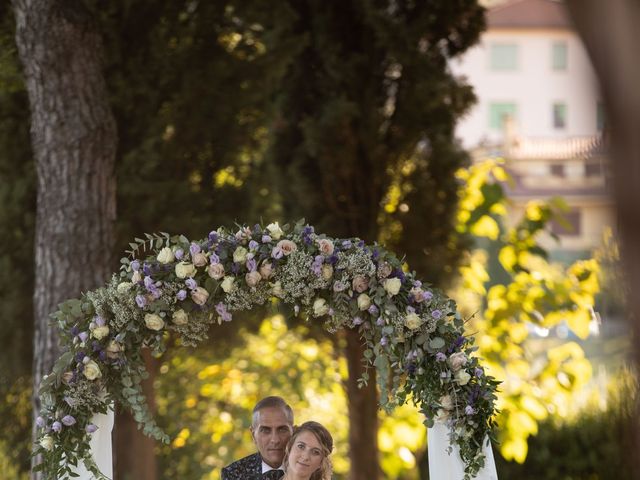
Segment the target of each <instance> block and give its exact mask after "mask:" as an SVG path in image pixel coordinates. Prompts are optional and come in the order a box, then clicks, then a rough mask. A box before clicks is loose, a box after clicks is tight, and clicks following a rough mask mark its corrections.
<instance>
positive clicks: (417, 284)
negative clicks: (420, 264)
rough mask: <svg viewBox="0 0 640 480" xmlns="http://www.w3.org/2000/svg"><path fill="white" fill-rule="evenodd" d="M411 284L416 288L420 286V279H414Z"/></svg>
mask: <svg viewBox="0 0 640 480" xmlns="http://www.w3.org/2000/svg"><path fill="white" fill-rule="evenodd" d="M413 286H414V287H416V288H420V287H421V286H422V282H421V281H420V280H414V281H413Z"/></svg>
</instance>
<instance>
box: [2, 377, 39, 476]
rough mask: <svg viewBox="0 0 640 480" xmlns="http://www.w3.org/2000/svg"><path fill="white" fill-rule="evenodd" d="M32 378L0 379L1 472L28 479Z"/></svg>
mask: <svg viewBox="0 0 640 480" xmlns="http://www.w3.org/2000/svg"><path fill="white" fill-rule="evenodd" d="M31 392H32V388H31V378H30V377H28V376H22V377H19V378H18V379H17V380H15V381H13V382H9V381H8V380H6V379H2V380H0V432H1V433H0V472H2V474H3V475H5V477H3V478H12V479H14V478H15V479H20V480H22V479H23V478H24V479H26V478H27V476H28V471H29V468H30V455H31Z"/></svg>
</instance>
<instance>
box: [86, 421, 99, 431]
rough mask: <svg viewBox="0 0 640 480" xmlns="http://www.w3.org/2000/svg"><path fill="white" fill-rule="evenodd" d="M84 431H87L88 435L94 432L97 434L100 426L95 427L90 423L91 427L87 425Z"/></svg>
mask: <svg viewBox="0 0 640 480" xmlns="http://www.w3.org/2000/svg"><path fill="white" fill-rule="evenodd" d="M84 429H85V431H86V432H87V433H93V432H95V431H96V430H98V426H97V425H94V424H93V423H90V424H89V425H87V426H86V427H85V428H84Z"/></svg>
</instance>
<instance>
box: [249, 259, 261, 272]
mask: <svg viewBox="0 0 640 480" xmlns="http://www.w3.org/2000/svg"><path fill="white" fill-rule="evenodd" d="M256 268H258V264H257V263H256V259H255V258H250V259H249V260H247V270H249V271H250V272H255V271H256Z"/></svg>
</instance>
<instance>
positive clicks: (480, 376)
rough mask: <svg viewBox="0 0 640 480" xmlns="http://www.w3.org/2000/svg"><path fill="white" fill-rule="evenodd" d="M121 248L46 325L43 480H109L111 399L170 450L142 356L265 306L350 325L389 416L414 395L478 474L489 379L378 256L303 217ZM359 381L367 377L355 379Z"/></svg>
mask: <svg viewBox="0 0 640 480" xmlns="http://www.w3.org/2000/svg"><path fill="white" fill-rule="evenodd" d="M130 245H131V250H130V251H128V252H127V253H128V256H127V257H126V258H123V259H122V260H121V268H120V272H119V273H118V274H115V275H114V276H113V277H112V279H111V281H110V282H109V283H108V284H107V285H106V286H105V287H102V288H98V289H96V290H94V291H90V292H87V293H85V294H83V295H82V297H81V298H80V299H73V300H68V301H66V302H64V303H63V304H61V305H60V309H59V310H58V311H57V312H56V313H55V314H54V315H53V318H54V320H55V322H56V324H57V327H58V328H59V330H60V336H61V342H62V345H63V350H64V353H63V354H62V355H61V356H60V358H59V359H58V360H57V362H56V364H55V366H54V369H53V372H52V373H51V374H49V375H47V376H46V377H45V378H44V379H43V382H42V385H41V388H40V396H41V400H42V409H41V416H40V417H38V418H37V420H36V423H37V426H38V427H39V441H38V443H37V444H36V448H35V450H34V454H41V455H42V458H43V461H42V463H41V464H40V465H39V466H38V467H36V468H37V469H39V470H43V471H44V473H45V477H46V478H69V477H70V476H71V474H72V467H71V466H72V465H77V464H78V462H80V461H84V463H85V466H86V467H87V469H88V470H89V471H91V472H92V473H93V474H94V475H96V477H97V478H106V477H104V476H103V475H102V474H101V473H100V472H99V471H98V469H97V467H96V465H95V462H94V461H93V459H92V457H91V452H90V449H89V440H90V436H91V434H92V433H93V432H95V431H96V428H97V427H96V426H95V425H93V424H92V423H91V418H92V416H93V415H94V414H95V413H106V412H107V410H108V408H109V405H111V404H112V403H113V402H117V403H118V404H119V405H121V406H123V407H126V408H128V409H130V410H131V412H132V413H133V415H134V418H135V420H136V421H137V422H138V423H139V425H140V426H141V428H143V431H144V433H145V434H147V435H149V436H151V437H153V438H156V439H158V440H162V441H164V442H167V443H168V441H169V438H168V436H167V435H166V434H164V433H163V432H162V431H161V430H160V428H159V427H158V426H157V424H156V423H155V421H154V419H153V417H152V415H151V414H150V412H149V410H148V408H147V405H146V402H145V398H144V395H143V393H142V387H141V381H142V380H143V378H145V377H146V376H147V372H146V370H145V366H144V361H143V359H142V356H141V350H142V348H143V347H148V348H151V349H153V351H154V352H162V351H163V350H164V348H165V341H166V339H167V337H168V335H167V334H168V333H169V332H173V333H176V334H178V335H180V337H181V339H182V344H184V345H189V346H195V345H197V344H198V343H200V342H201V341H202V340H203V339H205V338H206V335H207V331H208V330H209V327H210V325H212V324H215V323H222V322H230V321H232V320H233V313H234V312H236V311H242V310H249V309H251V308H253V307H254V306H258V305H262V304H265V303H267V302H271V301H273V300H274V299H278V302H279V303H280V304H281V305H284V306H288V307H290V308H292V310H293V312H292V314H294V315H302V316H304V317H306V318H307V320H308V321H314V322H316V321H322V322H324V325H325V328H326V329H327V330H329V331H336V330H338V329H341V328H349V329H357V330H358V331H359V332H360V334H361V337H362V339H363V342H364V343H365V345H366V349H365V352H364V359H363V361H364V362H365V363H366V364H367V365H369V366H372V367H375V369H376V371H377V381H378V384H379V388H380V393H381V395H380V398H381V402H380V403H381V406H382V407H383V408H385V409H386V410H389V411H390V410H391V409H393V407H394V406H396V405H399V404H403V403H404V402H405V401H406V400H407V399H409V398H410V399H411V400H412V401H413V402H414V403H415V404H416V405H418V406H419V408H420V410H421V412H422V413H424V415H425V417H426V421H425V423H426V424H427V425H428V426H432V425H433V423H434V422H435V421H440V422H445V423H446V424H447V425H448V427H449V432H450V433H449V436H450V441H451V444H452V445H454V444H455V445H457V446H458V447H459V448H460V455H461V457H462V460H463V461H464V462H465V465H466V467H465V473H466V476H465V478H471V477H473V476H474V475H475V474H476V473H477V472H478V471H479V469H480V468H482V466H483V465H484V457H483V454H482V445H483V442H486V441H487V438H488V436H490V434H491V428H492V426H493V416H494V413H495V406H494V405H495V400H496V395H495V392H496V388H497V382H496V381H495V380H494V379H493V378H492V377H489V376H486V375H485V374H484V371H483V369H482V367H481V366H480V365H479V364H478V359H477V358H475V357H473V356H472V352H473V351H474V350H475V348H474V347H473V346H472V345H471V342H470V341H469V339H468V338H467V337H465V336H464V330H463V327H464V326H463V324H464V322H463V320H462V318H461V317H460V314H459V313H458V312H457V310H456V305H455V303H454V302H453V300H451V299H449V298H447V297H445V296H444V295H443V294H441V293H440V292H439V291H437V290H433V289H430V288H428V287H427V286H425V285H424V284H422V283H421V282H420V281H419V280H417V279H416V277H415V274H414V273H407V272H405V271H403V269H402V264H401V262H400V260H398V259H397V258H396V257H395V256H394V255H392V254H391V253H390V252H388V251H386V250H385V249H384V248H382V247H381V246H379V245H372V246H370V245H366V244H365V243H364V242H363V241H361V240H359V239H357V238H351V239H332V238H329V237H327V236H326V235H321V234H318V233H316V232H315V230H314V228H313V227H312V226H309V225H305V224H304V222H303V221H301V222H298V223H297V224H296V225H295V226H294V227H293V228H291V229H290V228H288V226H284V227H280V226H279V225H278V224H277V223H272V224H270V225H268V226H266V228H263V227H261V226H260V225H256V226H255V227H253V228H248V227H241V228H240V229H239V230H238V231H237V232H235V233H233V232H231V231H227V230H225V229H223V228H219V229H217V230H215V231H212V232H211V233H210V234H209V235H208V237H207V238H206V239H203V240H201V241H195V242H191V241H189V240H188V239H187V238H185V237H184V236H173V237H172V236H170V235H168V234H165V233H162V234H158V235H146V239H136V241H135V243H132V244H130ZM367 380H368V375H367V374H366V373H365V374H364V375H363V378H361V379H360V381H361V382H366V381H367Z"/></svg>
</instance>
